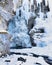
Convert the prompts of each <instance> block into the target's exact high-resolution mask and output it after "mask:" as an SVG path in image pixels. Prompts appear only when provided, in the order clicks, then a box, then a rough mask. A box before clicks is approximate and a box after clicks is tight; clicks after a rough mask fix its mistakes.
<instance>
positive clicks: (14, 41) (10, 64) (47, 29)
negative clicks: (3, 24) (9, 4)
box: [0, 0, 52, 65]
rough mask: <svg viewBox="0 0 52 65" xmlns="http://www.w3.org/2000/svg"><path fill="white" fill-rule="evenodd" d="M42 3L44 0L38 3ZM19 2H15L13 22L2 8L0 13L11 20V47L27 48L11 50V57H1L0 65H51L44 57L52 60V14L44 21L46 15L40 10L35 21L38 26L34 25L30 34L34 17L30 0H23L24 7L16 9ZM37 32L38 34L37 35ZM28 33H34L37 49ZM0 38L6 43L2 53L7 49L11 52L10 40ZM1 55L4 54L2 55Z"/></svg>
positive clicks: (9, 28) (9, 26)
mask: <svg viewBox="0 0 52 65" xmlns="http://www.w3.org/2000/svg"><path fill="white" fill-rule="evenodd" d="M41 1H42V0H37V3H40V2H41ZM17 2H18V0H13V3H14V11H16V15H15V16H14V17H13V19H12V20H9V19H10V18H11V16H10V14H9V13H8V12H6V11H5V10H3V9H2V8H0V13H1V15H2V17H3V18H4V19H5V20H7V21H8V20H9V25H8V32H9V33H10V35H11V39H10V40H11V46H12V47H14V46H16V45H17V46H22V47H26V48H24V49H10V52H11V55H6V57H5V56H2V57H0V65H2V64H3V65H37V64H38V63H39V64H41V65H49V64H48V63H47V62H46V61H45V59H44V57H43V56H45V57H46V56H47V57H48V58H49V59H50V60H52V28H51V27H52V17H51V14H50V13H51V12H50V13H48V14H47V16H48V18H47V19H46V18H45V19H44V18H43V16H44V14H43V13H42V12H41V9H40V12H39V15H40V17H37V18H36V19H35V21H36V25H34V27H33V28H32V29H31V30H30V32H28V27H27V24H28V19H29V18H30V17H31V16H33V13H32V12H28V10H29V6H28V5H29V2H28V0H23V4H22V7H20V8H17V9H16V6H17ZM31 4H33V0H32V1H31ZM23 8H25V9H23ZM50 8H51V7H50ZM1 10H2V11H1ZM19 10H21V13H22V14H21V16H19ZM3 12H4V13H3ZM31 14H32V15H31ZM49 15H50V17H49ZM34 16H35V15H34ZM41 28H43V29H44V33H40V32H39V31H40V30H39V29H41ZM37 31H38V33H36V32H37ZM28 33H30V34H31V33H33V34H32V38H33V39H34V42H35V43H36V44H37V46H36V47H33V46H32V45H31V41H30V36H29V34H28ZM0 37H2V39H3V43H5V44H4V45H2V44H0V51H6V49H7V50H9V48H8V46H9V40H8V38H7V36H5V35H0ZM6 42H7V43H6ZM5 46H6V47H5ZM28 47H31V48H28ZM7 52H8V51H7ZM3 53H4V52H3ZM12 53H13V54H12ZM19 53H20V54H21V55H20V54H19ZM4 54H5V53H4ZM23 54H24V55H23ZM25 54H26V55H25ZM33 54H35V55H37V56H38V57H36V56H35V55H34V56H33ZM0 55H2V54H1V53H0ZM19 57H22V58H24V59H26V62H23V61H18V58H19ZM49 62H50V61H49ZM51 62H52V61H51Z"/></svg>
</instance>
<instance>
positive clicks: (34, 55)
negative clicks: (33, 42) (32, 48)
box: [31, 53, 39, 57]
mask: <svg viewBox="0 0 52 65" xmlns="http://www.w3.org/2000/svg"><path fill="white" fill-rule="evenodd" d="M31 54H32V55H33V57H39V55H36V54H34V53H31Z"/></svg>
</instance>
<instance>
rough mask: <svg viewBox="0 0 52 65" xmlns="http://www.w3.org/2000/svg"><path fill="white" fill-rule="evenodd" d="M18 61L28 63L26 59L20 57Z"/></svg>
mask: <svg viewBox="0 0 52 65" xmlns="http://www.w3.org/2000/svg"><path fill="white" fill-rule="evenodd" d="M18 61H22V62H26V59H24V58H22V57H19V58H18Z"/></svg>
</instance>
